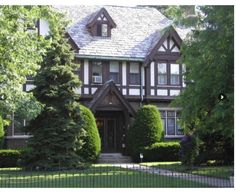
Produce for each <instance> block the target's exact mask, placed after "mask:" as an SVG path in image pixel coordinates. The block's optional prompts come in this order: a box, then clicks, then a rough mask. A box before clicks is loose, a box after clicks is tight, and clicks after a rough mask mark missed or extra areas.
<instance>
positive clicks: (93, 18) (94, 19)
mask: <svg viewBox="0 0 236 192" xmlns="http://www.w3.org/2000/svg"><path fill="white" fill-rule="evenodd" d="M102 14H103V15H104V16H105V17H106V18H107V20H108V22H109V23H110V25H111V27H112V28H114V27H116V24H115V22H114V21H113V19H112V18H111V16H110V15H109V13H108V12H107V10H106V9H105V8H101V9H100V10H98V11H97V12H95V13H94V14H93V16H91V18H90V20H89V21H88V24H87V25H86V26H87V27H93V26H94V24H95V23H96V22H97V19H98V18H99V17H100V16H101V15H102Z"/></svg>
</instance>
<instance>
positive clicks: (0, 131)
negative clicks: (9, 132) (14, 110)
mask: <svg viewBox="0 0 236 192" xmlns="http://www.w3.org/2000/svg"><path fill="white" fill-rule="evenodd" d="M3 141H4V127H3V120H2V117H1V116H0V149H1V148H2V145H3Z"/></svg>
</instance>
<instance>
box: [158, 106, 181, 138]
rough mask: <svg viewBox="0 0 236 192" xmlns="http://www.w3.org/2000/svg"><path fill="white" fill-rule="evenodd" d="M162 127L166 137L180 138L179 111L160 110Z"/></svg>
mask: <svg viewBox="0 0 236 192" xmlns="http://www.w3.org/2000/svg"><path fill="white" fill-rule="evenodd" d="M160 113H161V119H162V125H163V127H164V130H165V135H166V136H181V135H183V132H182V129H181V127H180V125H179V119H180V118H179V111H175V110H161V111H160Z"/></svg>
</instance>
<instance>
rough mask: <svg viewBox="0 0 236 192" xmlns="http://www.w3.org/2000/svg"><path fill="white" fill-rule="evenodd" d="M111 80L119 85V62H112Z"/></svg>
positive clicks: (110, 68)
mask: <svg viewBox="0 0 236 192" xmlns="http://www.w3.org/2000/svg"><path fill="white" fill-rule="evenodd" d="M109 78H110V79H113V81H114V82H115V83H119V80H120V79H119V62H117V61H112V62H110V65H109Z"/></svg>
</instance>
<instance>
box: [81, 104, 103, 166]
mask: <svg viewBox="0 0 236 192" xmlns="http://www.w3.org/2000/svg"><path fill="white" fill-rule="evenodd" d="M79 124H80V126H81V130H82V133H81V140H82V142H83V143H84V144H83V147H82V148H81V149H80V150H79V151H78V154H79V155H80V156H82V157H83V159H84V160H86V161H88V162H96V160H97V159H98V156H99V154H100V151H101V139H100V136H99V133H98V129H97V125H96V120H95V118H94V116H93V113H92V112H91V111H90V110H89V109H88V108H87V107H85V106H82V105H80V122H79ZM84 131H85V133H84Z"/></svg>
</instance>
